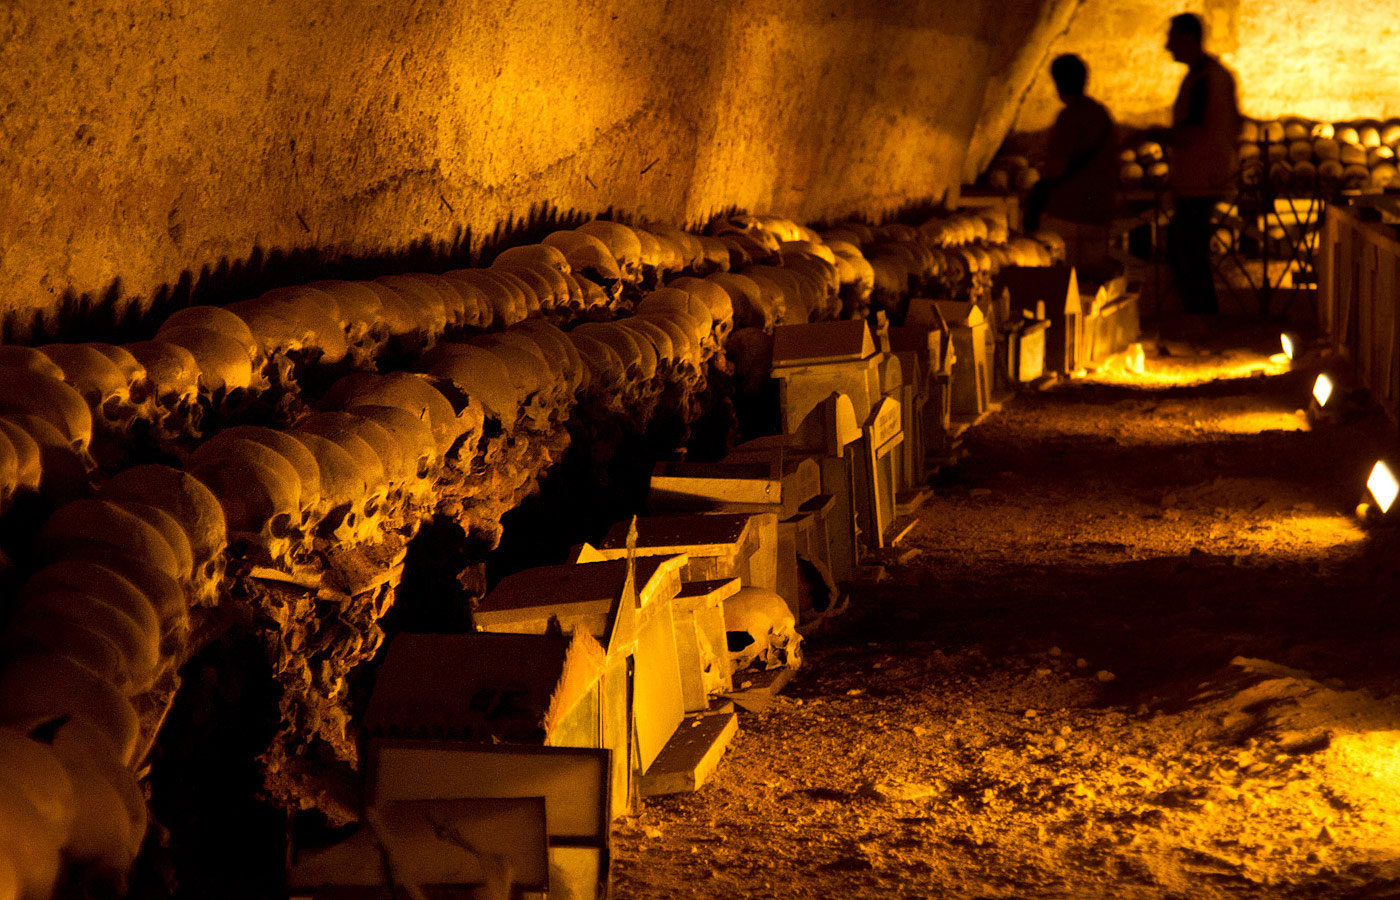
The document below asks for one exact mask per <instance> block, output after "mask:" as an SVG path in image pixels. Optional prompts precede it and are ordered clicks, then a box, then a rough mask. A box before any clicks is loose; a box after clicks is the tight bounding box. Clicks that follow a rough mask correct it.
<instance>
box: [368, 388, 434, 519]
mask: <svg viewBox="0 0 1400 900" xmlns="http://www.w3.org/2000/svg"><path fill="white" fill-rule="evenodd" d="M347 412H352V413H354V414H356V415H358V416H363V417H364V418H366V419H369V420H370V421H373V422H375V423H377V424H378V425H379V426H380V427H382V428H383V429H384V430H386V431H388V432H389V433H390V434H392V435H393V436H394V439H395V441H396V442H397V443H398V446H399V447H400V449H401V450H402V451H403V452H404V454H405V458H406V459H407V461H408V463H409V472H410V478H409V480H408V484H407V488H406V492H407V493H408V495H409V497H410V499H411V500H413V501H415V502H419V503H421V502H423V501H424V500H426V499H427V498H428V496H429V495H430V494H431V493H432V490H433V482H434V481H435V480H436V479H437V477H438V475H439V474H440V473H441V471H442V457H441V456H440V455H439V454H438V451H437V443H436V442H435V441H434V440H433V429H432V427H431V426H430V425H429V424H428V423H427V422H425V421H423V420H422V419H419V418H417V417H416V416H414V415H413V414H412V413H410V412H408V411H407V410H404V409H398V408H396V407H392V406H375V405H372V404H370V405H364V406H353V407H351V408H350V409H349V410H347Z"/></svg>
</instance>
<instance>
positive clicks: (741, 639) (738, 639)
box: [725, 631, 754, 653]
mask: <svg viewBox="0 0 1400 900" xmlns="http://www.w3.org/2000/svg"><path fill="white" fill-rule="evenodd" d="M725 639H726V640H727V642H728V643H729V652H730V653H738V652H740V651H742V650H745V649H747V648H748V647H750V646H751V645H752V644H753V642H754V636H753V635H751V634H749V633H748V632H747V631H727V632H725Z"/></svg>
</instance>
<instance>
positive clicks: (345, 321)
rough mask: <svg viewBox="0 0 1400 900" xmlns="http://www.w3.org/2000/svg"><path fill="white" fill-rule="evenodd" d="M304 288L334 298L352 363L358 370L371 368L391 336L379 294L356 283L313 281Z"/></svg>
mask: <svg viewBox="0 0 1400 900" xmlns="http://www.w3.org/2000/svg"><path fill="white" fill-rule="evenodd" d="M307 287H308V288H312V289H315V290H318V291H322V292H324V293H326V294H329V295H330V296H332V297H334V298H335V309H336V312H337V322H338V324H339V325H340V327H341V328H342V329H343V330H344V331H345V339H346V341H347V342H348V344H349V352H350V357H351V360H352V361H353V362H354V364H355V365H356V366H357V367H358V368H372V367H373V366H374V363H375V360H376V359H378V357H379V355H380V353H382V352H383V349H384V346H385V344H386V343H387V342H388V340H389V335H390V327H389V317H388V316H386V315H385V313H384V301H383V300H381V299H380V297H379V294H378V293H376V292H375V291H374V290H373V289H372V288H370V287H367V286H366V285H364V284H363V283H360V282H355V281H333V280H332V281H315V282H312V283H311V284H308V285H307Z"/></svg>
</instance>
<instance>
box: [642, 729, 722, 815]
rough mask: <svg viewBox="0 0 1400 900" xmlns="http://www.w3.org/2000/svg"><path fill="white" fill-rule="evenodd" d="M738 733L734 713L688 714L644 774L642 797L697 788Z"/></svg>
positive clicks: (710, 773) (687, 791) (711, 772)
mask: <svg viewBox="0 0 1400 900" xmlns="http://www.w3.org/2000/svg"><path fill="white" fill-rule="evenodd" d="M738 732H739V717H738V716H737V715H736V714H734V713H732V712H731V713H728V714H724V715H714V714H708V713H697V714H695V715H691V716H686V717H685V720H684V721H683V722H681V725H680V727H679V728H677V729H676V733H675V734H673V735H672V736H671V739H670V740H669V741H667V743H666V746H665V748H664V749H663V750H662V751H661V753H660V754H659V755H658V756H657V757H656V761H655V762H653V763H652V764H651V767H650V768H649V769H647V771H646V774H644V775H643V776H642V782H641V789H642V796H643V797H657V796H660V795H662V794H683V793H689V792H692V791H697V790H699V789H700V788H701V787H703V786H704V784H705V782H707V781H709V780H710V776H711V775H713V774H714V772H715V769H717V768H718V767H719V761H720V760H721V759H723V758H724V751H725V750H726V749H727V748H728V747H729V743H730V741H732V740H733V739H734V735H735V734H737V733H738Z"/></svg>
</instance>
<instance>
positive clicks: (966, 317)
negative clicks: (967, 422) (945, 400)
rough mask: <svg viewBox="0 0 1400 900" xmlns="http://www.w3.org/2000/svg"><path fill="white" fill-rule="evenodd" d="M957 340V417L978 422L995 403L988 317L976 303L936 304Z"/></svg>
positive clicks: (954, 341) (955, 363)
mask: <svg viewBox="0 0 1400 900" xmlns="http://www.w3.org/2000/svg"><path fill="white" fill-rule="evenodd" d="M934 304H935V305H936V306H937V307H938V311H939V312H940V313H941V314H942V315H943V320H944V321H945V322H947V323H948V330H949V332H950V333H951V334H952V337H953V358H954V362H953V415H954V416H956V417H958V418H961V419H976V418H978V417H980V416H981V415H982V414H983V413H985V412H986V411H987V409H988V407H990V406H991V403H992V368H991V360H990V357H989V356H988V353H987V350H988V347H987V341H988V335H989V334H990V331H989V327H988V325H987V317H986V315H985V314H983V312H982V309H981V307H979V306H978V305H977V304H976V303H973V302H971V301H965V300H935V301H934Z"/></svg>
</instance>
